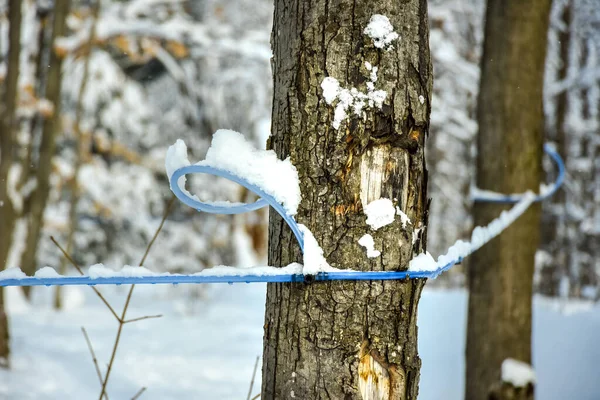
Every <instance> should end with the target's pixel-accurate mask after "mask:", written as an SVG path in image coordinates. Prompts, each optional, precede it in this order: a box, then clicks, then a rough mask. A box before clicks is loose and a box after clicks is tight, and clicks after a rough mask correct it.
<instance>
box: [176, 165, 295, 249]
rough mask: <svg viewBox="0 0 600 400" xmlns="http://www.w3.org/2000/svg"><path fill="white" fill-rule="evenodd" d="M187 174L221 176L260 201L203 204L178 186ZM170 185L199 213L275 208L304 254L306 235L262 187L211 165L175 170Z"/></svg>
mask: <svg viewBox="0 0 600 400" xmlns="http://www.w3.org/2000/svg"><path fill="white" fill-rule="evenodd" d="M187 174H211V175H215V176H220V177H222V178H225V179H229V180H230V181H232V182H235V183H237V184H238V185H242V186H244V187H245V188H247V189H248V190H250V191H252V192H254V193H256V194H257V195H258V196H259V199H258V200H257V201H255V202H254V203H250V204H247V203H243V204H230V205H225V204H222V205H221V204H219V205H215V204H210V203H203V202H201V201H198V200H196V199H193V198H191V197H190V196H189V195H188V194H187V193H185V192H184V191H183V190H181V188H180V187H179V185H178V184H177V182H178V180H179V178H181V177H182V176H184V175H187ZM169 183H170V185H171V190H172V191H173V193H175V196H177V198H178V199H179V200H180V201H181V202H183V203H184V204H186V205H188V206H190V207H192V208H194V209H196V210H198V211H203V212H207V213H212V214H240V213H245V212H248V211H255V210H258V209H259V208H262V207H265V206H271V207H273V209H274V210H275V211H277V212H278V213H279V215H281V217H282V218H283V220H284V221H285V222H286V223H287V224H288V225H289V227H290V229H291V230H292V232H293V233H294V236H296V240H297V241H298V244H299V245H300V249H301V250H302V252H304V235H303V234H302V232H301V231H300V228H299V227H298V224H297V223H296V220H295V219H294V217H292V216H291V215H289V214H288V213H286V212H285V209H284V208H283V206H282V205H281V204H280V203H279V202H278V201H277V200H275V198H274V197H273V196H271V195H270V194H268V193H266V192H265V191H264V190H262V189H261V188H260V187H258V186H256V185H254V184H252V183H250V182H248V181H247V180H246V179H244V178H242V177H240V176H237V175H234V174H232V173H231V172H228V171H225V170H223V169H220V168H217V167H213V166H210V165H188V166H187V167H182V168H179V169H177V170H175V172H173V175H171V179H170V180H169Z"/></svg>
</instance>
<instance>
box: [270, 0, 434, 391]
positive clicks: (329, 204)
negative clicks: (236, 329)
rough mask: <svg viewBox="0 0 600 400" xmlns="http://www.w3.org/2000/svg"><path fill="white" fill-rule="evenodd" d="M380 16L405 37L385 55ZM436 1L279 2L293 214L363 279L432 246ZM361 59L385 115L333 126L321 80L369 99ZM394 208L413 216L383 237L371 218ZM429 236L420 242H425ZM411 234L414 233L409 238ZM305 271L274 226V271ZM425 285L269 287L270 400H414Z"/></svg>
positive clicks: (283, 133)
mask: <svg viewBox="0 0 600 400" xmlns="http://www.w3.org/2000/svg"><path fill="white" fill-rule="evenodd" d="M374 14H382V15H385V16H387V17H389V20H390V22H391V24H392V25H393V27H394V29H395V31H396V32H397V33H398V34H399V35H400V38H399V39H398V40H395V41H394V42H393V48H391V49H380V48H376V47H375V46H374V45H373V41H372V39H371V38H370V37H368V36H366V35H365V34H364V29H365V27H366V26H367V25H368V23H369V21H370V18H371V17H372V16H373V15H374ZM428 36H429V31H428V24H427V2H426V1H425V0H409V1H404V2H399V1H392V0H386V1H381V2H376V3H374V2H370V1H366V0H365V1H350V0H340V1H328V0H317V1H303V0H277V1H275V14H274V27H273V33H272V44H273V54H274V60H273V75H274V103H273V126H272V137H271V141H270V146H271V147H272V148H273V149H274V150H275V151H276V152H277V154H278V155H279V156H280V158H283V157H288V156H289V157H290V158H291V160H292V162H293V164H294V165H295V166H296V167H297V169H298V174H299V177H300V188H301V191H302V202H301V204H300V208H299V210H298V214H297V216H296V218H297V220H298V221H299V222H300V223H303V224H305V225H306V226H307V227H308V228H310V229H311V230H312V232H313V233H314V235H315V237H316V239H317V241H318V242H319V244H320V245H321V247H322V248H323V250H324V255H325V257H326V258H327V261H328V262H329V264H331V265H332V266H333V267H337V268H352V269H356V270H369V271H370V270H373V271H383V270H385V271H390V270H404V269H406V268H407V267H408V262H409V261H410V260H411V258H412V257H413V256H414V255H416V254H417V253H419V252H421V251H422V250H423V249H424V247H425V239H426V234H425V230H424V229H421V230H420V231H416V229H417V228H424V227H425V226H426V224H427V206H428V202H427V197H426V186H427V185H426V183H427V182H426V178H427V172H426V169H425V161H424V144H425V138H426V136H427V133H428V130H429V114H430V109H431V108H430V100H431V88H432V70H431V62H430V55H429V43H428ZM366 62H368V63H370V64H371V65H372V66H377V67H378V71H377V80H376V81H375V82H374V86H375V89H377V90H385V91H386V92H387V97H386V99H385V101H384V103H383V106H382V107H381V108H378V107H370V108H369V107H366V108H365V109H364V110H365V114H364V115H361V116H356V115H354V112H353V111H352V110H351V109H350V110H348V114H349V115H350V117H349V118H348V119H346V120H345V121H343V122H342V123H341V126H340V127H339V129H335V128H334V127H333V126H332V123H333V120H334V108H333V107H334V106H335V105H336V103H335V102H334V103H333V104H331V105H330V104H328V103H327V101H326V100H325V98H324V95H323V90H322V87H321V83H322V82H323V79H324V78H326V77H331V78H335V79H337V80H338V81H339V83H340V86H341V87H343V88H348V89H350V88H356V89H358V91H361V92H367V86H368V85H367V84H368V83H369V82H371V83H373V79H372V75H371V74H372V72H373V70H369V69H368V68H367V65H368V64H366ZM379 198H388V199H390V200H392V201H393V202H394V205H397V206H398V207H399V208H400V209H401V210H402V211H404V212H405V213H406V214H407V215H408V216H409V217H410V219H411V221H412V223H411V224H407V225H406V227H403V225H402V223H401V222H400V218H399V217H397V218H396V220H395V221H394V222H393V223H391V224H390V225H387V226H385V227H383V228H381V229H379V230H377V231H374V230H372V229H371V228H370V227H369V226H368V225H367V224H366V217H365V214H364V212H363V211H364V207H365V206H366V205H367V204H368V203H370V202H371V201H374V200H377V199H379ZM419 232H421V233H419ZM366 233H370V234H371V235H372V236H373V238H374V241H375V248H376V249H378V250H381V255H380V256H378V257H375V258H367V255H366V252H365V249H364V248H363V247H361V246H360V245H359V244H358V240H359V239H360V238H361V237H362V236H363V235H364V234H366ZM413 235H416V236H417V235H418V238H415V241H413ZM295 261H300V262H301V261H302V255H301V253H300V250H299V247H298V246H297V244H296V242H295V239H294V237H293V235H292V233H291V231H290V230H289V229H288V228H287V227H286V225H285V223H284V222H283V221H282V219H281V218H280V217H279V216H278V215H277V214H274V213H271V215H270V226H269V264H270V265H276V266H284V265H287V264H289V263H291V262H295ZM423 284H424V282H423V281H422V280H407V281H385V282H383V281H372V282H327V283H291V284H269V286H268V289H267V305H266V315H265V336H264V355H263V386H262V398H263V399H289V398H299V399H321V398H327V399H416V398H417V393H418V382H419V371H420V366H421V361H420V359H419V356H418V354H417V326H416V321H417V305H418V301H419V297H420V294H421V290H422V288H423Z"/></svg>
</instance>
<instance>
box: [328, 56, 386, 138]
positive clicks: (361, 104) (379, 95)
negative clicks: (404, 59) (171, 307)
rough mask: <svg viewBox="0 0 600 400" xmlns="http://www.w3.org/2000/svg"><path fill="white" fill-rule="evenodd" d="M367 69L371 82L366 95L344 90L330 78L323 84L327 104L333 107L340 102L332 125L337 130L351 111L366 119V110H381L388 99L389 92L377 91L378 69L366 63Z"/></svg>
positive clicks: (355, 90) (356, 90)
mask: <svg viewBox="0 0 600 400" xmlns="http://www.w3.org/2000/svg"><path fill="white" fill-rule="evenodd" d="M365 68H366V69H367V71H369V80H370V81H369V82H367V92H366V93H364V92H361V91H359V90H358V89H356V88H351V89H346V88H342V87H341V85H340V83H339V82H338V80H337V79H335V78H333V77H330V76H328V77H326V78H324V79H323V81H322V82H321V89H323V98H325V102H326V103H327V104H329V105H332V104H333V103H334V102H335V101H336V100H337V101H338V102H337V105H336V106H335V110H334V114H333V123H332V126H333V127H334V128H335V129H339V127H340V125H341V124H342V122H343V121H344V120H345V119H346V118H348V116H349V115H348V112H349V111H350V109H352V111H353V112H354V115H356V116H359V117H364V115H365V110H367V109H373V108H377V109H381V108H382V107H383V102H384V101H385V99H386V98H387V92H386V91H385V90H375V82H376V81H377V71H378V67H376V66H373V65H371V63H369V62H368V61H366V62H365Z"/></svg>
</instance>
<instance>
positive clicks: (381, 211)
mask: <svg viewBox="0 0 600 400" xmlns="http://www.w3.org/2000/svg"><path fill="white" fill-rule="evenodd" d="M364 211H365V215H366V216H367V224H369V225H370V226H371V228H373V229H375V230H377V229H379V228H381V227H384V226H386V225H389V224H391V223H392V222H394V218H395V215H396V209H395V208H394V204H393V203H392V201H391V200H390V199H386V198H381V199H377V200H374V201H372V202H370V203H369V204H367V206H366V207H365V210H364Z"/></svg>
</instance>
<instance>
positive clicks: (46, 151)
mask: <svg viewBox="0 0 600 400" xmlns="http://www.w3.org/2000/svg"><path fill="white" fill-rule="evenodd" d="M69 4H70V0H56V2H55V5H54V22H53V26H52V38H51V40H50V62H49V65H50V68H49V69H50V70H49V72H48V77H47V81H46V92H45V94H46V98H47V99H48V100H50V101H51V102H52V103H53V104H54V113H53V115H52V116H51V117H47V118H45V119H44V123H43V127H42V140H41V143H40V151H39V160H38V165H37V168H36V171H35V177H36V180H37V186H36V189H35V191H34V193H33V194H32V196H31V203H30V213H29V216H28V218H27V239H26V244H25V246H26V247H25V250H24V251H23V255H22V258H21V269H22V270H23V272H25V273H26V274H28V275H33V273H34V272H35V270H36V267H37V257H36V256H37V247H38V243H39V239H40V232H41V229H42V226H43V223H44V210H45V209H46V202H47V200H48V194H49V193H50V181H49V180H50V172H51V170H52V157H53V156H54V149H55V144H56V142H55V138H56V135H57V133H58V130H59V129H60V113H61V107H60V106H61V104H60V101H61V97H60V92H61V77H62V58H61V57H59V56H58V54H57V53H56V51H55V50H54V43H55V40H56V38H57V37H61V36H64V35H65V33H66V18H67V14H68V12H69ZM23 291H24V292H25V295H26V296H27V297H29V293H30V291H31V287H23Z"/></svg>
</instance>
